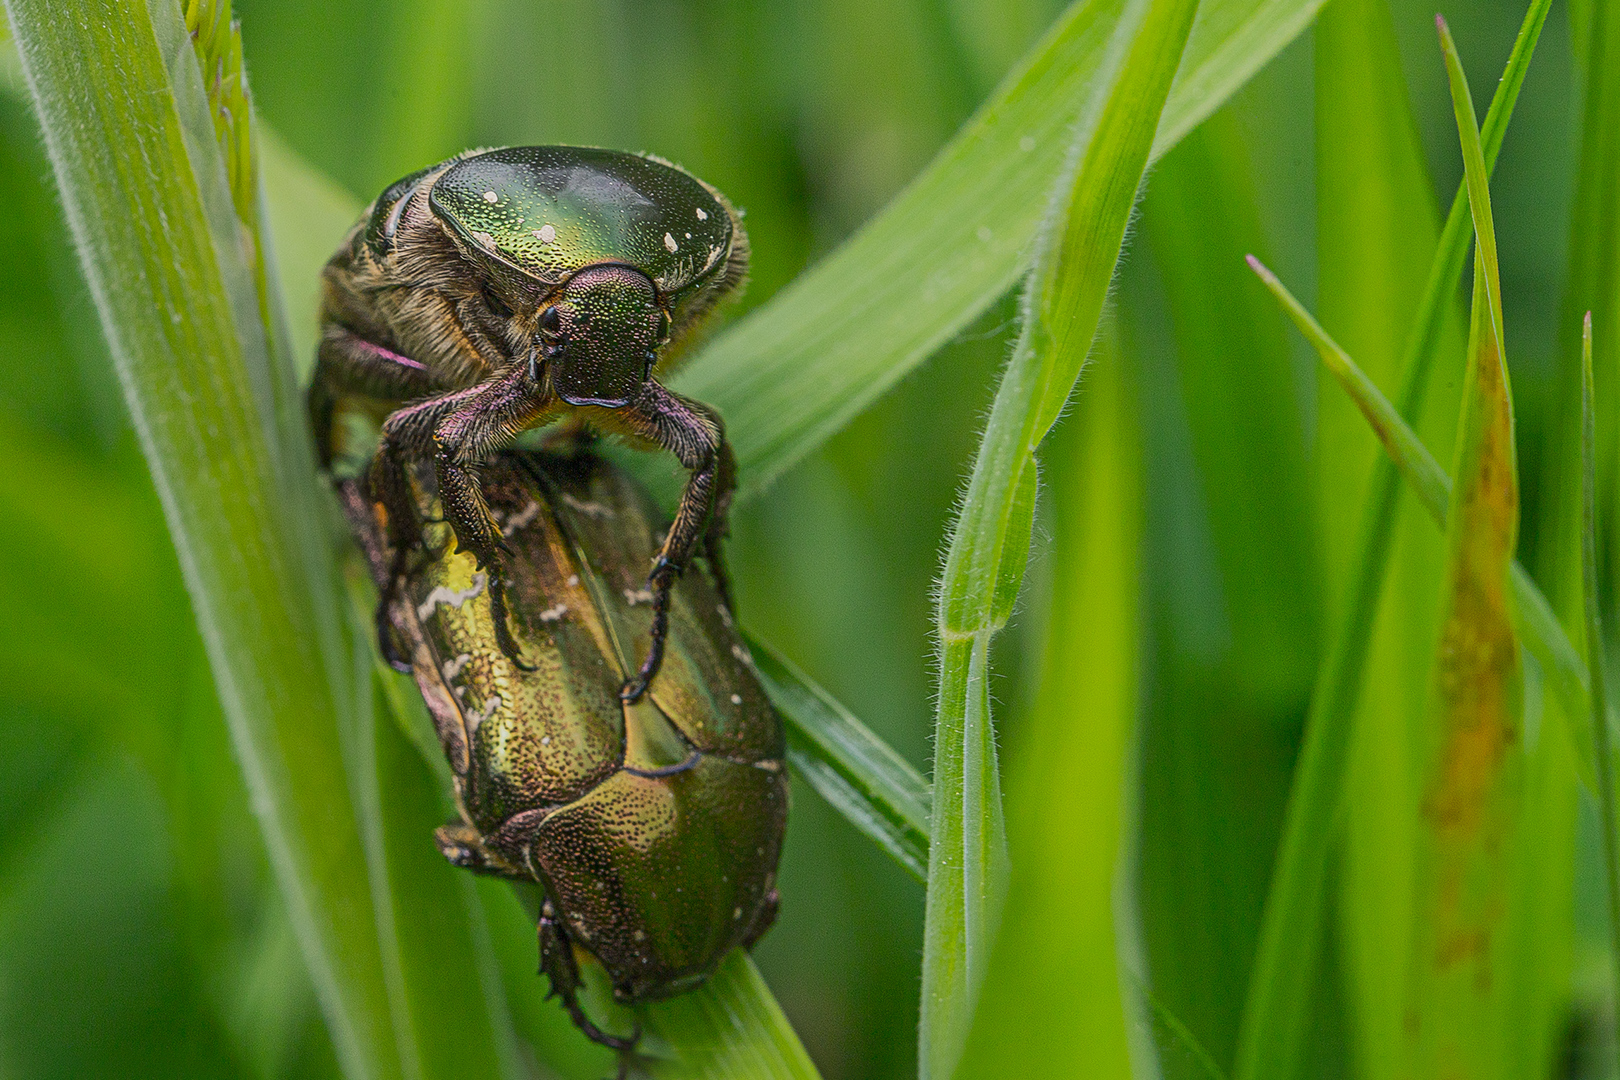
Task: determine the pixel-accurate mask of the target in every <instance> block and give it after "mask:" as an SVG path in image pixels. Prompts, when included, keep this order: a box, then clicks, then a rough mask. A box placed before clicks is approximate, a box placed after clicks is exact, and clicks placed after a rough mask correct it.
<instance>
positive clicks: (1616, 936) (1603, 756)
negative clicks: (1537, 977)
mask: <svg viewBox="0 0 1620 1080" xmlns="http://www.w3.org/2000/svg"><path fill="white" fill-rule="evenodd" d="M1595 402H1596V394H1595V393H1594V391H1593V389H1592V313H1591V312H1590V311H1589V312H1587V313H1586V318H1585V319H1583V320H1582V322H1581V585H1582V589H1581V593H1582V598H1583V605H1582V606H1583V608H1584V615H1585V619H1586V643H1587V644H1586V664H1587V671H1588V673H1589V674H1588V677H1589V678H1590V680H1591V683H1590V685H1591V688H1592V709H1591V712H1590V713H1589V714H1588V715H1589V716H1590V718H1591V722H1592V749H1593V753H1594V757H1595V758H1596V761H1597V802H1598V814H1599V819H1600V821H1601V825H1600V828H1601V830H1602V832H1603V868H1604V871H1605V872H1606V874H1607V877H1608V891H1609V962H1610V963H1611V964H1612V965H1613V968H1614V970H1613V971H1612V972H1611V974H1613V976H1614V988H1613V989H1614V994H1615V996H1616V998H1617V999H1620V810H1617V809H1616V807H1615V782H1616V777H1615V768H1614V749H1613V747H1612V745H1611V743H1610V739H1609V725H1608V723H1607V722H1606V720H1607V717H1608V713H1609V710H1608V696H1609V695H1608V687H1607V685H1606V680H1605V678H1604V673H1603V655H1604V654H1603V614H1602V610H1601V605H1600V602H1599V599H1598V557H1597V460H1596V444H1597V435H1596V426H1597V425H1596V421H1595V419H1594V414H1595V412H1596V404H1595ZM1612 1041H1613V1044H1614V1048H1615V1051H1616V1053H1620V1037H1616V1038H1614V1039H1613V1040H1612Z"/></svg>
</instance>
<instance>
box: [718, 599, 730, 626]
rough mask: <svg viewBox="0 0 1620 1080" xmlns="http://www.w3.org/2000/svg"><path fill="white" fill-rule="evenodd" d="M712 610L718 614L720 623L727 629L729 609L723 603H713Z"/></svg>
mask: <svg viewBox="0 0 1620 1080" xmlns="http://www.w3.org/2000/svg"><path fill="white" fill-rule="evenodd" d="M714 610H715V611H717V612H718V613H719V614H720V623H721V625H723V626H724V627H725V628H726V629H727V630H730V629H731V611H730V609H728V608H727V607H726V605H724V604H716V605H714Z"/></svg>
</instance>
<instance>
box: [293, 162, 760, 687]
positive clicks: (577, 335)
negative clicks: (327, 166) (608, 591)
mask: <svg viewBox="0 0 1620 1080" xmlns="http://www.w3.org/2000/svg"><path fill="white" fill-rule="evenodd" d="M747 268H748V241H747V238H746V236H745V234H744V233H743V229H742V225H741V223H740V222H739V220H738V216H737V214H736V212H735V211H734V210H733V209H732V207H731V204H730V203H728V202H727V201H726V200H725V198H724V197H723V196H722V195H721V194H720V193H719V192H717V191H715V190H714V189H713V188H711V187H709V186H708V185H707V184H705V183H703V182H702V181H701V180H699V179H697V178H696V177H694V176H692V175H691V174H689V173H687V172H685V171H683V170H681V169H679V168H676V167H675V166H673V165H671V164H669V163H667V162H663V161H660V160H658V159H656V158H651V157H642V156H639V155H636V154H626V153H621V152H618V151H614V150H599V149H593V148H588V147H571V146H516V147H507V148H504V149H498V150H482V151H472V152H469V153H466V154H463V155H461V156H460V157H457V158H453V159H451V160H450V161H446V162H441V163H440V164H438V165H434V166H432V167H431V168H428V169H424V170H422V171H420V172H417V173H413V174H412V175H410V176H407V177H405V178H404V179H402V180H399V181H398V182H396V183H394V184H393V185H391V186H390V187H389V188H388V189H387V190H386V191H384V192H383V193H382V195H381V196H379V197H378V199H377V201H376V202H374V203H373V204H372V205H371V206H370V207H369V208H368V209H367V211H366V213H365V215H364V216H363V217H362V218H361V219H360V221H359V222H357V223H356V224H355V226H354V228H353V229H352V230H351V231H350V233H349V235H348V236H347V237H346V238H345V239H344V241H343V244H342V245H341V246H340V247H339V249H338V251H337V253H336V254H335V255H333V256H332V258H331V260H330V261H329V262H328V263H327V266H326V269H325V271H324V272H323V275H322V281H323V301H322V309H321V321H322V332H321V343H320V350H319V354H318V357H317V364H316V371H315V379H314V383H313V385H312V386H311V389H310V410H311V414H312V420H313V423H314V429H315V431H316V432H317V433H318V439H319V442H320V451H321V456H322V459H323V463H324V464H326V465H330V464H331V461H332V458H333V457H334V454H335V453H336V452H337V449H338V448H335V447H334V446H333V445H332V442H331V433H333V432H334V431H337V430H340V429H341V425H336V424H334V422H333V421H334V417H335V416H336V414H338V413H339V412H340V411H342V410H355V411H360V412H365V413H369V414H370V415H372V417H373V418H374V419H377V420H380V421H382V442H381V445H380V446H379V447H378V450H377V454H376V456H375V459H374V461H373V465H372V469H371V492H372V494H373V495H374V496H375V497H376V498H378V499H379V500H381V501H382V502H384V503H385V504H386V505H388V506H389V507H390V508H391V509H392V510H394V511H397V512H396V513H394V514H393V515H392V520H393V521H394V522H396V524H395V525H394V526H393V527H394V528H395V529H396V530H398V529H401V528H403V523H404V522H406V521H408V520H409V519H410V514H409V513H407V512H406V511H407V509H408V504H409V496H408V493H407V490H406V489H407V487H408V483H407V478H406V474H407V473H408V472H409V471H410V469H411V468H412V467H413V466H414V465H416V464H418V463H421V462H432V463H433V464H434V466H435V470H436V473H437V476H436V483H437V485H438V489H439V491H440V492H441V494H442V496H443V503H444V511H445V516H446V518H447V519H448V521H449V522H450V524H451V527H452V528H453V530H454V532H455V535H456V539H457V541H458V542H459V544H460V545H461V547H463V548H465V549H466V550H468V551H469V552H471V553H472V555H473V557H474V559H476V560H477V563H478V566H479V568H480V569H483V570H485V571H486V572H487V573H488V574H489V581H488V587H489V588H490V589H491V591H492V595H493V596H494V601H495V605H496V610H497V612H499V611H500V609H501V607H502V603H503V601H504V591H505V573H504V572H503V566H504V562H505V560H504V558H503V555H504V552H503V550H502V542H501V541H502V537H501V533H500V530H499V528H498V523H497V522H496V521H495V519H494V517H493V516H492V514H491V512H490V508H489V506H488V505H487V504H486V498H487V492H486V490H485V488H484V486H483V484H482V483H481V480H480V472H481V469H482V467H483V463H484V461H485V460H486V459H487V458H488V457H490V456H491V455H492V454H494V453H497V452H498V451H500V450H501V449H502V448H504V447H506V446H508V445H510V444H511V442H512V441H513V439H515V438H516V437H517V435H518V434H519V433H520V432H522V431H524V430H527V429H529V428H533V427H538V426H541V425H545V424H550V423H554V422H557V421H569V422H572V423H574V424H582V425H585V426H588V427H590V428H592V429H594V430H597V431H601V432H605V433H609V434H614V435H620V436H624V437H626V438H628V439H629V440H631V441H632V442H633V443H636V444H639V445H643V446H648V447H658V448H662V449H665V450H668V451H669V452H671V453H673V454H674V455H675V456H676V458H678V459H679V460H680V462H681V464H682V465H683V466H685V467H686V469H687V470H688V472H689V474H690V476H689V479H688V481H687V485H686V490H685V493H684V494H683V496H682V498H681V503H680V507H679V508H678V510H677V511H676V514H675V521H674V523H673V524H672V526H671V528H670V530H669V533H668V535H667V536H666V537H665V538H664V540H663V542H662V543H661V544H659V545H657V547H656V548H655V551H654V553H653V557H652V558H650V559H649V562H648V566H649V567H650V572H649V570H648V569H646V568H644V569H643V570H642V574H643V575H644V579H645V580H644V586H645V588H646V589H647V590H648V591H649V592H650V593H651V594H652V597H653V600H652V610H653V618H652V619H651V620H650V621H649V624H648V628H647V639H648V642H649V644H648V646H647V649H646V657H645V659H644V660H643V661H642V662H641V663H640V665H639V667H637V666H632V668H631V673H630V674H629V675H627V677H626V679H625V683H624V686H623V687H622V688H621V693H622V694H623V696H624V697H625V698H626V699H627V700H634V699H636V698H638V697H639V696H640V695H641V694H642V693H644V692H645V690H646V688H647V686H648V684H649V683H650V682H651V680H652V678H653V676H654V675H655V674H656V673H657V671H658V666H659V663H660V662H661V659H662V649H663V645H664V625H665V620H664V617H663V610H664V608H665V606H666V605H667V604H668V602H669V595H670V588H671V586H672V585H673V583H674V581H675V579H676V578H677V577H679V576H680V575H681V573H682V572H683V571H684V570H685V569H686V567H687V565H688V564H689V563H690V562H691V559H692V556H693V555H694V554H696V553H697V551H698V550H699V549H700V548H701V549H702V551H703V553H704V555H705V558H706V561H707V562H708V563H709V564H710V567H711V569H712V570H713V571H714V573H715V575H716V581H717V583H718V586H719V588H720V590H721V592H722V594H724V593H725V591H726V586H725V581H724V578H723V572H722V570H721V568H720V567H721V563H720V557H719V548H720V543H721V540H722V538H723V537H724V535H725V531H726V519H727V512H728V508H729V505H730V501H731V492H732V488H733V487H734V486H735V465H734V463H733V459H732V454H731V449H730V446H729V445H728V444H727V442H726V438H725V428H724V425H723V424H722V423H721V420H720V417H719V415H718V414H717V413H715V412H714V410H712V409H710V408H708V407H707V406H705V405H703V404H701V403H699V402H695V401H690V400H688V399H686V398H683V397H681V396H680V395H678V394H675V393H672V392H671V391H669V390H668V389H666V388H665V387H664V386H663V384H662V383H661V382H660V381H659V378H658V376H660V375H662V374H665V373H667V372H668V370H669V367H670V365H671V363H672V362H673V360H674V359H675V357H676V356H677V354H678V353H679V352H680V348H681V345H682V344H683V343H684V342H685V341H687V340H689V339H690V337H691V335H692V333H693V331H694V330H696V329H697V328H698V327H699V326H700V325H701V324H702V322H703V321H704V316H705V315H707V314H708V313H709V312H710V311H711V310H712V309H713V308H714V306H715V305H716V304H717V303H718V302H719V301H720V300H722V299H723V298H725V297H727V296H728V295H732V294H734V293H735V292H736V291H737V290H738V288H739V286H740V285H741V284H742V281H743V278H744V277H745V276H746V275H747ZM393 541H394V546H395V548H396V549H397V550H399V551H401V552H405V551H409V550H410V549H411V548H412V546H413V545H414V543H415V537H413V536H410V535H408V534H406V533H404V532H399V531H396V533H395V535H394V537H393ZM401 569H402V568H401V567H399V566H395V567H394V574H393V575H392V577H391V579H390V584H389V585H388V586H387V588H386V589H385V590H384V598H385V600H386V599H387V597H388V595H389V594H390V593H391V592H392V590H393V589H394V588H395V587H396V585H397V582H398V578H399V573H400V571H401ZM494 633H495V635H496V639H497V640H498V641H499V643H500V644H501V647H502V648H503V649H505V651H506V652H507V654H508V656H510V657H511V658H512V659H514V660H516V661H518V662H520V663H529V662H530V660H529V659H528V658H526V657H524V656H523V655H522V654H521V652H520V651H519V650H518V649H517V648H516V643H515V641H514V638H513V635H512V634H511V633H510V630H509V627H508V626H507V623H506V620H505V619H503V618H498V619H497V620H496V623H495V626H494ZM390 659H391V660H398V659H399V658H397V657H390ZM396 666H400V665H397V664H396Z"/></svg>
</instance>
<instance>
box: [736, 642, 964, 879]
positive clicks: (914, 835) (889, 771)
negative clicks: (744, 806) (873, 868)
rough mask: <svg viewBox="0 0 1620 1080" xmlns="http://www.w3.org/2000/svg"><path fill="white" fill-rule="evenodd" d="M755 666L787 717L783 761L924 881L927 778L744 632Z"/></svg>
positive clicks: (806, 677) (852, 822)
mask: <svg viewBox="0 0 1620 1080" xmlns="http://www.w3.org/2000/svg"><path fill="white" fill-rule="evenodd" d="M748 647H749V650H750V651H751V652H752V653H753V654H754V662H755V668H756V670H757V671H758V672H759V674H760V677H761V679H762V680H763V681H764V683H765V689H766V690H767V691H768V692H769V693H770V695H771V701H773V702H774V703H775V704H776V708H777V710H778V711H779V712H781V714H782V718H783V719H784V720H786V721H787V736H788V764H789V765H791V766H792V767H793V770H794V771H795V772H797V773H798V774H799V775H800V776H802V777H803V778H804V779H805V782H806V783H808V784H809V785H810V786H811V787H812V788H814V789H815V791H816V793H817V794H818V795H820V796H821V797H822V798H824V799H826V800H827V801H828V802H829V803H831V804H832V806H833V808H834V809H836V810H837V811H838V812H839V813H841V814H843V815H844V817H846V818H847V819H849V822H850V823H851V824H852V825H854V826H855V827H856V828H857V829H859V830H860V831H861V832H862V833H863V834H865V835H866V836H867V838H869V839H870V840H871V841H872V842H873V843H875V844H877V845H878V846H879V847H881V848H882V849H883V850H884V851H886V852H888V853H889V854H890V855H892V856H893V857H894V859H895V861H896V862H898V863H899V864H900V865H901V866H903V867H905V868H906V870H907V871H908V872H909V873H910V874H911V875H912V876H913V877H915V878H916V879H917V880H918V881H926V880H927V879H928V804H929V800H930V798H931V796H932V792H931V790H930V788H929V785H928V781H927V780H926V779H924V778H923V777H922V775H921V774H920V773H918V772H917V770H916V769H913V768H912V767H911V764H910V763H909V762H907V761H906V759H905V758H903V757H901V756H900V755H899V754H898V753H896V752H895V751H894V750H893V749H892V748H891V747H890V746H889V744H888V743H885V742H884V741H883V740H882V739H879V738H878V737H877V736H876V735H874V734H873V733H872V731H871V730H870V729H869V728H868V727H867V726H866V725H865V724H863V723H861V722H860V721H859V720H857V719H856V718H855V716H854V715H853V714H852V713H851V712H850V711H849V710H848V709H846V708H844V706H843V705H841V704H839V703H838V702H837V701H836V700H834V699H833V697H832V696H831V695H830V694H828V693H827V692H826V691H825V690H823V689H822V688H821V687H819V686H817V685H816V684H815V683H814V682H812V681H811V680H810V678H809V677H808V676H806V675H805V674H804V673H803V672H802V671H800V670H799V669H798V668H797V667H795V666H794V665H793V663H792V662H791V661H789V660H788V659H787V658H786V657H784V656H783V655H782V654H781V653H778V652H777V651H776V650H775V649H773V648H771V646H769V645H767V644H765V643H764V642H762V641H760V640H759V639H758V638H756V637H754V636H752V635H749V636H748Z"/></svg>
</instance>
